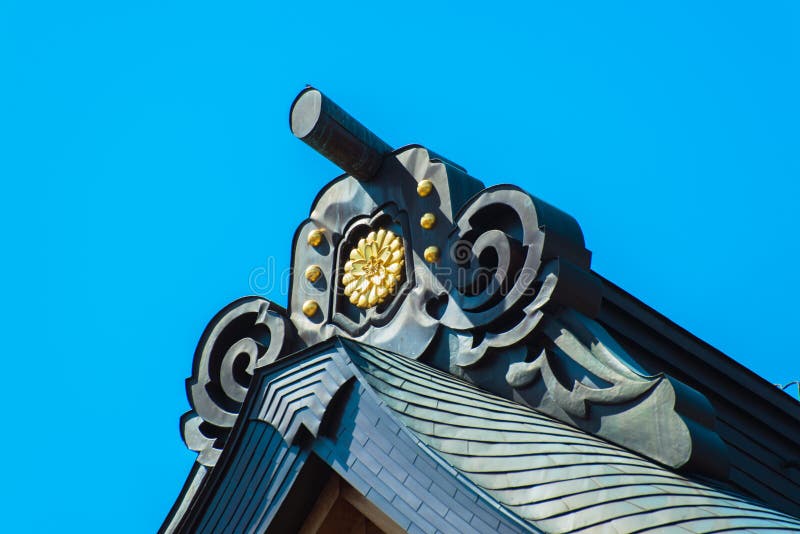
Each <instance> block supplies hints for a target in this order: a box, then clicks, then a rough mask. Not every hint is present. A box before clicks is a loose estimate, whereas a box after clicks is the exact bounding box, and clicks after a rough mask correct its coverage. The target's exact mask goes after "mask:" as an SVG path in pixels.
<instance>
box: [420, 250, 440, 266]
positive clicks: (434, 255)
mask: <svg viewBox="0 0 800 534" xmlns="http://www.w3.org/2000/svg"><path fill="white" fill-rule="evenodd" d="M422 255H423V256H424V257H425V261H427V262H428V263H436V262H437V261H439V247H428V248H426V249H425V252H424V253H423V254H422Z"/></svg>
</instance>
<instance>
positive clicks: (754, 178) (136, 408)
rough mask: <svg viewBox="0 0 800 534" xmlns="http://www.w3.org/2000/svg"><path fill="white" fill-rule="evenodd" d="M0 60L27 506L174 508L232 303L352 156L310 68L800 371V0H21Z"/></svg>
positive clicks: (759, 356) (756, 349) (1, 492)
mask: <svg viewBox="0 0 800 534" xmlns="http://www.w3.org/2000/svg"><path fill="white" fill-rule="evenodd" d="M645 4H646V5H645ZM0 82H1V83H0V180H1V182H0V183H1V184H2V190H3V193H2V194H0V224H1V226H0V228H2V233H1V234H0V235H1V236H2V243H3V250H4V251H5V253H4V255H3V261H2V263H0V265H2V266H0V270H2V272H0V274H1V276H0V291H1V292H0V295H1V296H2V302H3V304H4V306H3V307H2V309H3V311H2V312H1V313H2V320H0V329H2V331H0V333H1V334H2V337H3V343H2V347H3V348H2V353H0V354H2V366H3V370H4V373H3V374H4V380H3V387H2V390H1V391H2V393H0V395H1V396H2V399H1V400H2V405H3V407H4V411H5V413H6V414H7V415H8V416H9V417H11V419H7V420H6V423H5V424H4V425H3V430H2V436H3V438H4V440H3V441H4V443H5V445H6V453H5V457H6V461H5V469H4V473H3V477H2V480H3V483H2V484H0V510H2V512H3V514H2V515H3V518H4V523H5V527H6V528H4V529H3V530H6V531H9V532H14V531H33V532H44V531H52V530H54V529H56V530H58V531H75V532H108V531H114V532H148V531H154V530H155V529H156V528H157V526H158V525H159V524H160V522H161V520H162V519H163V517H164V516H165V514H166V513H167V511H168V509H169V507H170V505H171V504H172V502H173V501H174V499H175V497H176V496H177V494H178V491H179V489H180V487H181V485H182V483H183V481H184V480H185V477H186V474H187V473H188V471H189V468H190V466H191V464H192V462H193V454H191V453H189V452H188V451H187V450H186V449H185V447H184V445H183V443H182V442H181V439H180V436H179V433H178V417H179V416H180V414H182V413H183V412H184V411H186V410H187V408H188V404H187V401H186V398H185V394H184V386H183V381H184V379H185V377H186V376H188V375H189V373H190V366H191V358H192V353H193V350H194V346H195V343H196V342H197V339H198V338H199V336H200V333H201V332H202V330H203V327H204V326H205V324H206V322H207V321H208V320H209V319H210V318H211V317H212V316H213V315H214V313H215V312H216V311H217V310H218V309H219V308H221V307H222V306H223V305H225V304H226V303H228V302H229V301H231V300H233V299H235V298H237V297H239V296H242V295H246V294H250V293H252V292H253V290H252V289H251V275H252V273H254V272H259V271H258V270H259V269H260V268H263V267H265V266H268V265H274V266H275V268H276V269H277V270H279V271H280V270H282V269H285V268H287V267H288V263H289V248H290V239H291V236H292V233H293V231H294V229H295V227H296V225H297V224H298V223H299V222H300V221H301V220H302V219H303V218H304V217H305V216H306V215H307V213H308V208H309V206H310V204H311V201H312V200H313V198H314V196H315V194H316V192H317V191H318V190H319V189H320V187H322V186H323V185H324V184H325V183H326V182H327V181H329V180H330V179H332V178H333V177H335V176H336V175H337V174H338V172H337V169H336V168H334V166H333V165H332V164H330V163H329V162H327V161H326V160H324V159H323V158H321V157H319V156H318V155H316V154H315V153H314V152H313V151H311V149H309V148H308V147H306V146H305V145H304V144H303V143H301V142H299V141H297V140H296V139H294V138H293V137H292V135H291V134H290V132H289V128H288V109H289V105H290V103H291V101H292V98H293V97H294V95H295V94H296V93H297V92H298V91H299V90H300V89H302V87H303V86H304V84H306V83H309V84H312V85H315V86H317V87H319V88H320V89H322V90H323V91H324V92H326V93H327V94H328V95H329V96H331V97H332V98H333V99H334V100H335V101H336V102H338V103H339V104H340V105H342V106H343V107H344V108H345V109H347V110H348V111H350V112H351V113H352V114H353V115H354V116H356V117H357V118H359V119H360V120H361V121H362V122H364V123H365V124H366V125H368V126H369V127H370V128H371V129H373V130H374V131H375V132H376V133H378V134H379V135H380V136H381V137H383V138H384V139H385V140H386V141H387V142H389V143H390V144H392V145H394V146H400V145H403V144H407V143H412V142H415V143H421V144H423V145H426V146H428V147H430V148H432V149H434V150H436V151H437V152H439V153H441V154H444V155H446V156H447V157H448V158H450V159H452V160H454V161H456V162H458V163H460V164H461V165H463V166H465V167H466V168H467V169H469V171H470V172H471V174H473V175H474V176H476V177H478V178H480V179H482V180H483V181H484V182H485V183H486V184H487V185H491V184H496V183H504V182H511V183H515V184H518V185H520V186H522V187H524V188H525V189H527V190H529V191H531V192H532V193H533V194H535V195H537V196H539V197H540V198H542V199H544V200H547V201H549V202H550V203H552V204H555V205H556V206H559V207H560V208H562V209H563V210H565V211H567V212H568V213H570V214H572V215H573V216H575V217H576V218H577V219H578V221H579V222H580V223H581V225H582V227H583V230H584V234H585V236H586V241H587V244H588V247H589V248H590V249H591V250H593V252H594V262H593V267H594V269H595V270H596V271H597V272H599V273H601V274H602V275H604V276H606V277H607V278H610V279H611V280H613V281H614V282H616V283H617V284H618V285H620V286H622V287H623V288H624V289H626V290H628V291H629V292H631V293H633V294H634V295H636V296H637V297H639V298H641V299H642V300H644V301H645V302H647V303H648V304H650V305H651V306H653V307H654V308H656V309H657V310H659V311H661V312H662V313H664V314H666V315H667V316H669V317H670V318H672V319H673V320H675V321H676V322H677V323H679V324H681V325H682V326H684V327H686V328H687V329H689V330H690V331H691V332H693V333H695V334H697V335H698V336H700V337H702V338H703V339H705V340H707V341H708V342H710V343H712V344H713V345H715V346H717V347H719V348H720V349H722V350H723V351H725V352H726V353H727V354H729V355H730V356H731V357H733V358H734V359H736V360H738V361H739V362H741V363H743V364H744V365H746V366H748V367H750V368H751V369H753V370H754V371H756V372H757V373H759V374H761V375H762V376H764V377H765V378H766V379H767V380H769V381H770V382H788V381H790V380H793V379H798V378H800V365H799V364H798V351H797V348H796V346H795V344H794V341H795V335H796V332H797V323H798V320H799V319H800V317H799V316H798V315H799V314H798V311H797V310H798V308H797V303H798V302H800V284H798V278H797V275H796V272H797V263H798V259H800V253H798V247H797V245H798V239H797V232H798V230H799V229H800V224H798V220H797V206H796V204H797V201H798V199H799V198H800V185H799V184H800V151H798V149H799V148H800V129H799V128H798V124H800V99H798V95H799V94H800V7H798V4H797V3H794V2H779V1H775V2H769V3H764V2H760V3H752V2H750V3H744V2H741V3H740V2H726V3H719V2H708V3H702V2H663V3H653V2H649V3H639V2H630V3H613V2H612V3H609V2H603V3H597V2H586V3H577V2H558V3H556V2H524V3H523V2H520V3H517V4H506V5H501V3H486V2H483V3H476V4H470V3H465V2H452V3H440V4H436V5H429V4H428V3H421V2H405V3H403V4H396V5H389V4H381V3H378V2H370V3H362V4H359V5H354V4H348V5H343V4H342V3H334V2H322V3H317V2H310V1H309V2H303V3H296V4H295V3H288V2H285V3H281V4H272V3H269V2H241V3H240V2H235V3H234V2H230V3H224V4H222V3H207V2H147V1H138V2H130V3H121V2H97V3H89V2H80V1H78V2H68V3H67V2H58V3H57V2H52V3H51V2H36V1H30V0H29V1H25V2H19V1H10V0H6V1H5V2H3V3H2V5H0ZM266 296H267V297H268V298H271V299H273V300H275V301H276V302H278V303H280V304H285V303H286V296H285V295H283V294H281V291H280V286H276V287H275V289H274V290H272V291H270V292H268V294H266Z"/></svg>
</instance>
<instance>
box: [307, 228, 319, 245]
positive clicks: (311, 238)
mask: <svg viewBox="0 0 800 534" xmlns="http://www.w3.org/2000/svg"><path fill="white" fill-rule="evenodd" d="M320 243H322V230H311V231H310V232H309V233H308V244H309V245H311V246H312V247H318V246H319V245H320Z"/></svg>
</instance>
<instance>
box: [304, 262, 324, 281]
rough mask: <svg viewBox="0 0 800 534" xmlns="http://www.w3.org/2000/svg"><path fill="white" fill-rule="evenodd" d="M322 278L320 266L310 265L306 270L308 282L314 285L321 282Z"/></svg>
mask: <svg viewBox="0 0 800 534" xmlns="http://www.w3.org/2000/svg"><path fill="white" fill-rule="evenodd" d="M320 276H322V269H320V268H319V265H309V266H308V268H307V269H306V280H308V281H309V282H311V283H312V284H313V283H314V282H316V281H317V280H319V277H320Z"/></svg>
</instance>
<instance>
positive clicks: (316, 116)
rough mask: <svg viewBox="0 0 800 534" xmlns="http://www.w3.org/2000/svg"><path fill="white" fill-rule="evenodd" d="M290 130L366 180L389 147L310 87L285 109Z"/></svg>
mask: <svg viewBox="0 0 800 534" xmlns="http://www.w3.org/2000/svg"><path fill="white" fill-rule="evenodd" d="M289 125H290V126H291V128H292V133H293V134H294V135H295V136H296V137H298V138H300V139H301V140H302V141H303V142H305V143H306V144H308V145H309V146H311V148H313V149H314V150H316V151H317V152H319V153H320V154H322V155H323V156H325V157H326V158H328V159H329V160H331V161H332V162H334V163H335V164H336V165H338V166H339V167H340V168H341V169H342V170H344V171H345V172H346V173H348V174H350V175H352V176H354V177H356V178H358V179H359V180H362V181H366V180H369V179H370V178H372V177H373V176H375V173H376V172H378V169H379V168H380V166H381V162H382V161H383V157H384V156H385V155H386V154H387V153H388V152H391V151H392V147H390V146H389V145H387V144H386V143H385V142H384V141H383V140H382V139H381V138H380V137H378V136H377V135H375V134H374V133H372V132H371V131H369V130H368V129H367V128H366V127H365V126H364V125H363V124H361V123H360V122H358V121H357V120H356V119H354V118H353V117H352V116H350V115H349V114H348V113H347V112H346V111H345V110H343V109H342V108H340V107H339V106H337V105H336V104H335V103H334V102H333V101H332V100H331V99H330V98H328V97H326V96H325V95H323V94H322V93H321V92H319V91H318V90H317V89H314V88H313V87H306V88H305V89H303V90H302V91H301V92H300V94H299V95H297V98H295V99H294V102H293V103H292V108H291V111H290V112H289Z"/></svg>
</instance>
